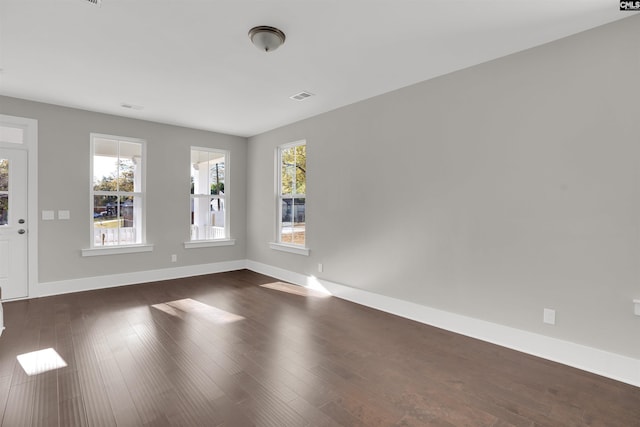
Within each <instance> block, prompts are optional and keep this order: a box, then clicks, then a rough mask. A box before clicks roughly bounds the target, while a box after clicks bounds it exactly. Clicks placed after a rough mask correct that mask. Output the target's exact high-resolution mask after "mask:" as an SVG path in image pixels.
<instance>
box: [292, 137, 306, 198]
mask: <svg viewBox="0 0 640 427" xmlns="http://www.w3.org/2000/svg"><path fill="white" fill-rule="evenodd" d="M295 157H296V158H295V163H296V172H295V173H296V186H295V191H296V194H305V193H306V187H307V184H306V183H307V146H306V145H299V146H297V147H295Z"/></svg>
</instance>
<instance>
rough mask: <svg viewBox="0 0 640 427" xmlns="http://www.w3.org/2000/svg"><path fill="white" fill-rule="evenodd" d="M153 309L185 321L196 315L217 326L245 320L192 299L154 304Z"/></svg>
mask: <svg viewBox="0 0 640 427" xmlns="http://www.w3.org/2000/svg"><path fill="white" fill-rule="evenodd" d="M151 307H153V308H155V309H157V310H160V311H163V312H165V313H167V314H169V315H171V316H174V317H178V318H180V319H185V318H186V317H187V315H194V316H196V317H198V318H201V319H203V320H206V321H208V322H211V323H216V324H225V323H232V322H237V321H238V320H244V317H242V316H239V315H237V314H233V313H229V312H228V311H224V310H221V309H219V308H216V307H212V306H210V305H208V304H204V303H201V302H200V301H196V300H193V299H191V298H185V299H179V300H175V301H170V302H164V303H161V304H154V305H152V306H151Z"/></svg>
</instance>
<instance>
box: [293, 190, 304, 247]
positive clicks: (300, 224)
mask: <svg viewBox="0 0 640 427" xmlns="http://www.w3.org/2000/svg"><path fill="white" fill-rule="evenodd" d="M292 219H293V243H294V244H296V245H303V246H304V239H305V199H293V218H292Z"/></svg>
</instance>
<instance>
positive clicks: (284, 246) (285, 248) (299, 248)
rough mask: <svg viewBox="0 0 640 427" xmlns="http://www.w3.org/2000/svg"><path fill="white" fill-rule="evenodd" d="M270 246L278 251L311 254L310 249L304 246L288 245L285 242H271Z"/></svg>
mask: <svg viewBox="0 0 640 427" xmlns="http://www.w3.org/2000/svg"><path fill="white" fill-rule="evenodd" d="M269 247H270V248H271V249H274V250H276V251H282V252H289V253H291V254H297V255H304V256H309V252H310V249H309V248H305V247H302V246H294V245H287V244H285V243H274V242H271V243H269Z"/></svg>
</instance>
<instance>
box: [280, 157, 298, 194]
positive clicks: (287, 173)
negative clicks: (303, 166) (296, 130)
mask: <svg viewBox="0 0 640 427" xmlns="http://www.w3.org/2000/svg"><path fill="white" fill-rule="evenodd" d="M281 156H282V162H281V168H282V176H281V178H280V179H281V180H282V181H281V188H280V194H293V193H294V192H295V187H294V186H295V171H296V165H295V147H291V148H285V149H283V150H282V153H281Z"/></svg>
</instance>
